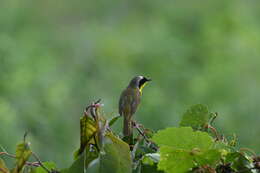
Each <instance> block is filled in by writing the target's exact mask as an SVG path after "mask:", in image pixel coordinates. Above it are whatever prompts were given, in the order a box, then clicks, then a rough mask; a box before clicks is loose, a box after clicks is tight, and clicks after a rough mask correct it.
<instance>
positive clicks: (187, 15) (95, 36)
mask: <svg viewBox="0 0 260 173" xmlns="http://www.w3.org/2000/svg"><path fill="white" fill-rule="evenodd" d="M0 9H1V10H0V144H1V146H2V147H4V148H5V149H6V150H8V151H9V152H11V153H13V152H14V151H15V145H16V143H17V142H19V141H20V140H22V137H23V134H24V132H25V131H29V132H30V133H29V137H28V140H29V141H31V143H32V149H33V150H34V151H35V152H36V153H38V155H39V156H40V157H41V159H42V160H52V161H54V162H57V163H58V165H59V166H60V167H67V166H69V164H70V163H71V162H72V160H73V157H72V155H73V152H74V151H75V150H76V148H77V147H78V146H79V117H80V116H81V115H82V112H83V109H84V107H85V106H86V105H87V104H89V103H90V102H91V101H93V100H96V99H98V98H101V99H102V101H103V103H104V108H103V110H104V112H105V114H106V116H107V117H108V118H109V117H112V116H113V115H116V114H117V103H118V98H119V95H120V92H121V91H122V90H123V88H125V87H126V85H127V84H128V82H129V80H130V79H131V78H132V77H133V76H135V75H139V74H142V75H145V76H149V77H151V78H152V79H153V81H152V83H150V84H149V85H147V87H145V89H144V92H143V99H142V103H141V106H140V109H139V110H138V112H137V114H136V116H135V117H136V119H137V120H138V122H140V123H142V124H144V125H145V127H147V128H152V129H154V130H158V129H162V128H165V127H169V126H177V125H178V121H179V120H180V117H181V115H182V114H183V112H185V110H186V109H187V108H188V107H189V106H191V105H193V104H197V103H203V104H207V105H208V106H209V109H210V110H211V111H212V112H218V113H219V116H218V118H217V120H216V122H215V124H216V126H217V127H218V128H219V129H220V131H221V133H224V134H225V135H227V136H232V134H233V133H235V134H237V136H238V138H239V141H240V142H239V146H240V147H248V148H251V149H254V150H255V151H256V152H258V153H259V152H260V138H259V136H260V115H259V112H260V106H259V103H260V92H259V90H260V47H259V46H260V29H259V28H260V20H259V18H260V1H258V0H248V1H244V0H228V1H226V0H216V1H202V0H198V1H182V0H173V1H170V0H164V1H158V0H157V1H151V0H141V1H140V0H127V1H126V0H124V1H122V0H115V1H107V0H96V1H80V0H75V1H62V0H57V1H53V0H45V1H35V0H23V1H20V0H4V1H1V7H0ZM120 128H121V123H120V122H118V123H117V124H116V128H115V129H116V130H117V131H120Z"/></svg>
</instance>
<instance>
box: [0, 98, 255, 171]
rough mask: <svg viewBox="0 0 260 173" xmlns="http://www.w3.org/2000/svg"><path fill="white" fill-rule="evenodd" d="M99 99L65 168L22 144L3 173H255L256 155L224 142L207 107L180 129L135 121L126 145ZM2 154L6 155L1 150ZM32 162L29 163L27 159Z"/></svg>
mask: <svg viewBox="0 0 260 173" xmlns="http://www.w3.org/2000/svg"><path fill="white" fill-rule="evenodd" d="M100 109H101V104H100V101H97V102H95V103H93V104H91V105H90V106H88V107H87V108H86V110H85V111H84V115H83V116H82V117H81V119H80V147H79V149H78V150H76V151H75V153H74V162H73V163H72V165H71V166H70V167H68V168H66V169H58V168H56V166H55V164H54V163H53V162H41V161H40V159H39V158H38V157H37V156H36V155H35V153H33V152H32V150H31V149H30V147H29V143H28V142H26V140H24V141H23V142H22V143H20V144H18V145H17V149H16V154H15V155H13V156H12V155H11V156H12V157H14V158H15V160H16V163H15V167H14V168H12V169H9V168H7V166H6V165H5V162H4V160H2V159H0V172H2V173H22V172H28V173H43V172H48V173H57V172H59V173H83V172H87V173H259V172H260V157H259V156H256V154H254V153H253V152H252V151H251V150H249V149H239V148H238V147H237V146H236V144H237V138H236V136H234V137H233V138H231V139H227V138H226V137H224V136H223V135H220V134H219V133H218V131H217V129H215V128H214V126H213V122H214V120H215V118H216V117H217V114H216V113H211V112H209V110H208V108H207V106H205V105H201V104H198V105H194V106H192V107H191V108H189V109H188V110H187V111H186V112H185V113H184V114H183V116H182V119H181V121H180V125H179V127H170V128H166V129H163V130H159V131H158V132H156V133H154V132H153V131H152V130H150V129H146V128H144V127H143V126H142V125H140V124H138V123H135V128H136V129H137V132H138V134H137V135H136V137H135V139H134V145H132V144H131V145H130V144H128V143H126V142H124V141H123V140H122V138H121V137H120V136H119V135H117V134H115V133H114V132H113V130H112V128H111V127H112V126H113V124H114V123H116V122H117V120H118V119H119V118H120V117H118V116H116V117H114V118H112V119H111V120H107V119H106V118H105V116H104V115H103V114H101V113H100V112H101V111H100ZM2 155H9V156H10V154H8V153H7V152H1V156H2ZM32 156H33V157H34V158H35V159H36V162H29V159H30V157H32Z"/></svg>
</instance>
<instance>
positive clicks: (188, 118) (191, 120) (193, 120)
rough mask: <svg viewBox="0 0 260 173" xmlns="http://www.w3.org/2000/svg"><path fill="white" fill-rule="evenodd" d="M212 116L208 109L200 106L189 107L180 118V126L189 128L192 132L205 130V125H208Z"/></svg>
mask: <svg viewBox="0 0 260 173" xmlns="http://www.w3.org/2000/svg"><path fill="white" fill-rule="evenodd" d="M211 117H212V114H211V113H210V112H209V110H208V107H207V106H205V105H202V104H197V105H194V106H191V107H190V108H189V109H188V110H187V111H186V112H185V113H184V114H183V116H182V120H181V122H180V126H181V127H184V126H189V127H192V128H193V129H194V130H205V125H206V124H208V123H209V121H210V119H211Z"/></svg>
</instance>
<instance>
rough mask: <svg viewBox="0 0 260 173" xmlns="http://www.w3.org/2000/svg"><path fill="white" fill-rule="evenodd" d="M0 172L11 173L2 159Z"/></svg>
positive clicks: (0, 160)
mask: <svg viewBox="0 0 260 173" xmlns="http://www.w3.org/2000/svg"><path fill="white" fill-rule="evenodd" d="M0 172H1V173H9V172H10V171H9V169H8V168H7V167H6V165H5V162H4V161H3V160H2V159H1V158H0Z"/></svg>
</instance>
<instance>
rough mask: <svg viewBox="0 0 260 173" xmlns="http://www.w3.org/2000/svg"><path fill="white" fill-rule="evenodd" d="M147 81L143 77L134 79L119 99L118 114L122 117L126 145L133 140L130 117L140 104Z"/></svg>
mask: <svg viewBox="0 0 260 173" xmlns="http://www.w3.org/2000/svg"><path fill="white" fill-rule="evenodd" d="M148 81H151V79H148V78H146V77H144V76H136V77H134V78H133V79H132V80H131V81H130V83H129V84H128V86H127V88H126V89H125V90H124V91H123V92H122V93H121V96H120V99H119V114H120V115H121V116H123V117H124V127H123V135H124V139H125V140H126V141H127V142H128V143H131V141H132V139H133V129H132V116H133V114H134V113H135V112H136V110H137V107H138V105H139V104H140V99H141V95H142V89H143V87H144V86H145V84H146V83H147V82H148Z"/></svg>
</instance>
